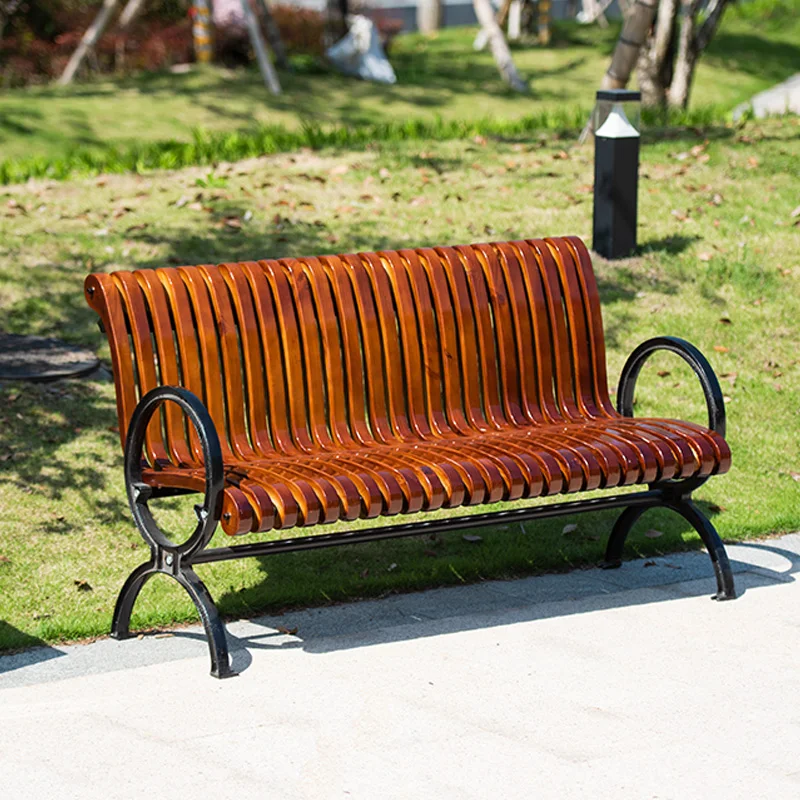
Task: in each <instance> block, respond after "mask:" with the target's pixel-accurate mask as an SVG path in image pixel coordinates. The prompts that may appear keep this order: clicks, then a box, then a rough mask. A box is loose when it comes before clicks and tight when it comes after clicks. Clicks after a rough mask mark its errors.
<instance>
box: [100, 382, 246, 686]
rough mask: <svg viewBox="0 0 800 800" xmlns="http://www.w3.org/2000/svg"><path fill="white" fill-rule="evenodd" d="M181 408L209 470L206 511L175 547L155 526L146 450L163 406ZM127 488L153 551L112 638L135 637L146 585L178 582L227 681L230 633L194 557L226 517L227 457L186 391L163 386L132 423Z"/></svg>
mask: <svg viewBox="0 0 800 800" xmlns="http://www.w3.org/2000/svg"><path fill="white" fill-rule="evenodd" d="M167 401H170V402H174V403H177V405H179V406H180V407H181V409H182V410H183V411H184V413H185V414H186V416H187V417H188V418H189V420H190V421H191V422H192V423H193V424H194V427H195V428H196V430H197V433H198V436H199V438H200V441H201V444H202V447H203V463H204V464H205V472H206V475H205V497H204V502H203V505H202V506H195V510H196V512H197V518H198V523H197V527H196V528H195V530H194V532H193V533H192V535H191V536H190V537H189V538H188V539H187V540H186V541H185V542H183V543H181V544H176V543H175V542H172V541H171V540H170V539H169V538H167V537H166V536H165V535H164V533H163V532H162V531H161V529H160V528H159V527H158V525H157V524H156V521H155V519H154V518H153V515H152V513H151V511H150V508H149V507H148V501H149V500H150V498H151V496H152V494H153V489H152V488H151V487H150V486H148V485H147V484H145V483H144V482H143V481H142V447H143V446H144V442H145V431H146V430H147V426H148V423H149V422H150V420H151V418H152V417H153V414H154V413H155V412H156V410H157V409H158V407H159V406H160V405H161V404H162V403H164V402H167ZM125 485H126V488H127V491H128V500H129V503H130V507H131V512H132V513H133V519H134V522H135V523H136V527H137V528H138V529H139V533H140V534H141V535H142V538H143V539H144V540H145V542H147V544H148V545H150V549H151V552H152V557H151V559H150V561H148V562H147V563H146V564H142V565H141V566H139V567H137V568H136V569H135V570H134V571H133V572H132V573H131V575H130V577H129V578H128V580H127V581H125V585H124V586H123V587H122V591H121V592H120V595H119V598H118V599H117V605H116V608H115V610H114V619H113V622H112V629H111V635H112V636H114V637H115V638H117V639H124V638H126V637H128V636H129V635H130V619H131V612H132V611H133V605H134V603H135V602H136V598H137V596H138V594H139V592H140V591H141V589H142V587H143V586H144V584H145V583H146V582H147V581H148V580H149V579H150V578H151V577H152V576H153V575H155V574H157V573H162V574H164V575H169V576H170V577H172V578H174V579H175V580H176V581H177V582H178V583H179V584H180V585H181V586H183V588H184V589H186V591H187V592H188V593H189V597H191V598H192V602H193V603H194V605H195V608H197V612H198V614H199V615H200V619H201V620H202V621H203V627H204V628H205V632H206V638H207V640H208V649H209V652H210V655H211V674H212V675H213V676H214V677H216V678H225V677H228V676H230V675H235V674H236V673H235V672H234V671H233V670H232V669H231V667H230V658H229V656H228V644H227V640H226V637H225V627H224V625H223V624H222V620H221V618H220V616H219V613H218V612H217V608H216V606H215V605H214V601H213V599H212V598H211V595H210V594H209V592H208V589H206V587H205V585H204V584H203V582H202V581H201V580H200V578H198V577H197V574H196V573H195V572H194V570H193V569H192V566H191V564H192V562H191V559H192V556H194V555H196V554H197V553H199V552H201V551H202V550H203V548H205V546H206V545H207V544H208V543H209V541H210V540H211V537H212V536H213V535H214V530H215V528H216V527H217V522H218V521H219V518H220V514H221V512H222V489H223V485H224V474H223V463H222V451H221V448H220V444H219V438H218V437H217V433H216V431H215V429H214V423H213V422H212V420H211V417H210V416H209V414H208V412H207V411H206V409H205V407H204V406H203V404H202V403H201V402H200V400H199V399H198V398H197V397H196V396H195V395H193V394H192V393H191V392H189V391H187V390H186V389H181V388H177V387H171V386H161V387H159V388H157V389H154V390H153V391H151V392H149V393H148V394H146V395H145V396H144V397H143V398H142V399H141V401H140V402H139V405H138V406H137V407H136V410H135V411H134V413H133V416H132V417H131V422H130V427H129V429H128V436H127V440H126V443H125Z"/></svg>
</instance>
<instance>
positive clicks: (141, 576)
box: [111, 561, 159, 639]
mask: <svg viewBox="0 0 800 800" xmlns="http://www.w3.org/2000/svg"><path fill="white" fill-rule="evenodd" d="M158 571H159V570H158V569H157V568H156V566H155V564H154V563H153V562H152V561H148V562H146V563H145V564H141V565H140V566H138V567H136V569H135V570H134V571H133V572H131V574H130V575H129V576H128V580H126V581H125V584H124V586H123V587H122V590H121V591H120V593H119V597H118V598H117V605H116V606H115V607H114V617H113V619H112V621H111V636H112V638H114V639H127V638H128V637H129V636H130V635H131V631H130V625H131V613H132V612H133V604H134V603H135V602H136V598H137V597H138V596H139V592H140V591H141V590H142V587H143V586H144V585H145V583H147V581H148V580H149V579H150V578H152V577H153V575H156V574H157V573H158Z"/></svg>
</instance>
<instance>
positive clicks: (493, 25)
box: [472, 0, 528, 92]
mask: <svg viewBox="0 0 800 800" xmlns="http://www.w3.org/2000/svg"><path fill="white" fill-rule="evenodd" d="M472 2H473V6H474V8H475V16H476V17H477V18H478V22H480V24H481V27H482V28H483V30H484V31H486V36H487V38H488V39H489V47H490V49H491V51H492V56H493V57H494V60H495V63H496V64H497V68H498V69H499V70H500V74H501V75H502V76H503V80H504V81H505V82H506V83H507V84H508V85H509V86H510V87H511V88H512V89H514V91H516V92H527V91H528V84H527V83H525V81H523V80H522V78H521V77H520V76H519V73H518V72H517V68H516V67H515V66H514V60H513V59H512V58H511V51H510V50H509V49H508V43H507V42H506V40H505V37H504V36H503V32H502V31H501V30H500V26H499V25H498V24H497V21H496V20H495V18H494V12H493V11H492V6H491V4H490V3H489V0H472Z"/></svg>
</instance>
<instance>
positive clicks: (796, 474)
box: [789, 472, 800, 483]
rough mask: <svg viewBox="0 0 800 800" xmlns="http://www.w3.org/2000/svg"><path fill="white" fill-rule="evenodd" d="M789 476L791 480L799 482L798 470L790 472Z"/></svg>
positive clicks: (799, 474) (799, 473)
mask: <svg viewBox="0 0 800 800" xmlns="http://www.w3.org/2000/svg"><path fill="white" fill-rule="evenodd" d="M789 476H790V477H791V478H792V480H795V481H797V482H798V483H800V472H790V473H789Z"/></svg>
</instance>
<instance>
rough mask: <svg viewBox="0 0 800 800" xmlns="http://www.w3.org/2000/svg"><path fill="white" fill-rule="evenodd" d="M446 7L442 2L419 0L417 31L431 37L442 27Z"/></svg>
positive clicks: (437, 0) (439, 0)
mask: <svg viewBox="0 0 800 800" xmlns="http://www.w3.org/2000/svg"><path fill="white" fill-rule="evenodd" d="M443 12H444V7H443V3H442V0H418V2H417V29H418V30H419V32H420V33H424V34H425V35H426V36H430V35H431V34H432V33H436V31H438V30H439V28H441V27H442V19H443Z"/></svg>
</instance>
